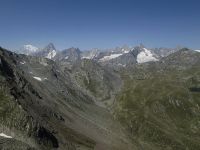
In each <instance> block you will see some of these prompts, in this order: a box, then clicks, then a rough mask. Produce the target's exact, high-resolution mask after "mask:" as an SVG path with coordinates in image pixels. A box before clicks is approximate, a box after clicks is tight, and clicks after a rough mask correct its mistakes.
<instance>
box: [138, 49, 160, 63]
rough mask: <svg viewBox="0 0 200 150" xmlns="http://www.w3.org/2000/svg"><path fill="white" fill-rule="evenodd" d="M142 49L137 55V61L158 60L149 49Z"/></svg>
mask: <svg viewBox="0 0 200 150" xmlns="http://www.w3.org/2000/svg"><path fill="white" fill-rule="evenodd" d="M143 50H144V51H142V52H140V53H139V54H138V55H137V62H138V63H145V62H149V61H158V59H157V58H155V57H154V56H153V54H152V53H151V51H150V50H148V49H146V48H143Z"/></svg>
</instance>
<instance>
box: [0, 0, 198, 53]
mask: <svg viewBox="0 0 200 150" xmlns="http://www.w3.org/2000/svg"><path fill="white" fill-rule="evenodd" d="M199 6H200V1H199V0H0V20H1V22H0V45H1V46H3V47H5V48H9V49H17V48H19V47H20V46H22V45H24V44H33V45H35V46H38V47H43V46H45V45H46V44H48V43H49V42H53V43H54V44H55V46H56V47H57V48H58V49H64V48H68V47H71V46H74V47H79V48H80V49H82V50H84V49H90V48H111V47H116V46H122V45H124V44H127V45H130V46H134V45H138V44H139V43H143V44H144V45H146V46H147V47H175V46H177V45H182V46H187V47H190V48H200V7H199Z"/></svg>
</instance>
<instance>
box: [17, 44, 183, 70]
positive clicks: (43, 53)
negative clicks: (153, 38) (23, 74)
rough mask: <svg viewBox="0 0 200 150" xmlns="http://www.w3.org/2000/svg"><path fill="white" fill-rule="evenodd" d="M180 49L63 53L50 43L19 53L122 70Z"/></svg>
mask: <svg viewBox="0 0 200 150" xmlns="http://www.w3.org/2000/svg"><path fill="white" fill-rule="evenodd" d="M179 49H180V48H174V49H171V48H153V49H149V48H146V47H145V46H144V45H142V44H140V46H136V47H128V46H126V45H125V46H122V47H116V48H113V49H107V50H100V49H91V50H86V51H81V50H80V49H78V48H73V47H72V48H68V49H65V50H62V51H58V50H57V49H56V48H55V46H54V44H53V43H49V44H48V45H47V46H46V47H45V48H40V49H39V48H36V47H34V46H32V45H26V46H24V47H23V49H21V50H19V51H18V53H22V54H26V55H33V56H40V57H44V58H48V59H52V60H54V61H57V62H59V61H61V60H62V62H65V64H68V65H71V64H72V63H75V62H76V61H80V60H81V59H90V60H93V61H96V62H98V63H100V64H102V65H106V66H110V67H112V68H122V67H125V66H129V65H134V64H138V63H146V62H150V61H158V60H160V59H161V58H162V57H166V56H168V55H170V54H172V53H174V52H176V51H178V50H179Z"/></svg>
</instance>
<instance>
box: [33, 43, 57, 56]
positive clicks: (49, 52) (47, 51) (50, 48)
mask: <svg viewBox="0 0 200 150" xmlns="http://www.w3.org/2000/svg"><path fill="white" fill-rule="evenodd" d="M56 54H57V50H56V48H55V46H54V45H53V43H49V44H48V45H47V46H46V47H45V48H43V49H41V50H40V51H39V52H36V53H34V55H36V56H40V57H45V58H48V59H53V58H54V57H55V56H56Z"/></svg>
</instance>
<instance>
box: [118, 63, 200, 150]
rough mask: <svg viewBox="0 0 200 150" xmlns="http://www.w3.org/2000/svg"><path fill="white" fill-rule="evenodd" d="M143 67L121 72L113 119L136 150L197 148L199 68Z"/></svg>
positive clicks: (199, 100) (154, 65) (199, 126)
mask: <svg viewBox="0 0 200 150" xmlns="http://www.w3.org/2000/svg"><path fill="white" fill-rule="evenodd" d="M144 66H145V65H144ZM144 66H143V65H139V66H137V67H136V68H134V69H133V70H132V71H128V72H124V73H123V75H122V76H123V78H124V81H125V84H124V88H123V90H122V92H121V93H120V94H119V95H118V96H117V103H116V106H115V113H114V115H115V117H116V118H117V119H118V120H119V121H120V122H121V123H122V124H123V125H124V126H125V127H126V129H127V130H128V131H129V133H130V137H131V138H132V139H133V141H134V143H136V144H137V145H138V148H141V149H144V150H151V149H152V150H157V149H158V150H165V149H166V150H197V149H200V143H199V140H200V92H199V91H198V89H199V88H200V67H199V65H196V66H195V65H194V66H193V67H187V68H184V69H180V68H178V67H177V69H176V67H175V68H174V66H173V67H172V68H170V67H167V68H166V69H164V70H163V68H162V67H160V68H158V65H156V64H153V65H150V66H148V67H144ZM171 66H172V65H171ZM144 68H145V69H144ZM191 89H193V90H191ZM194 89H196V90H194Z"/></svg>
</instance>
